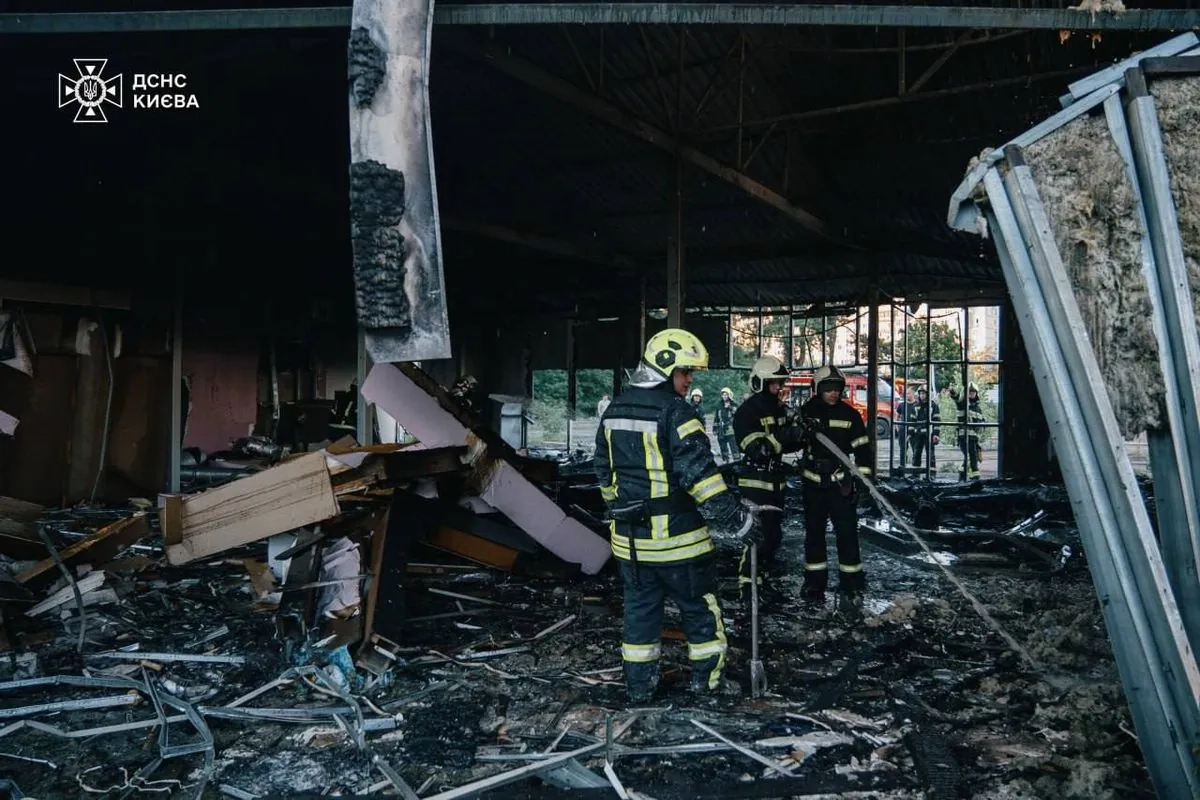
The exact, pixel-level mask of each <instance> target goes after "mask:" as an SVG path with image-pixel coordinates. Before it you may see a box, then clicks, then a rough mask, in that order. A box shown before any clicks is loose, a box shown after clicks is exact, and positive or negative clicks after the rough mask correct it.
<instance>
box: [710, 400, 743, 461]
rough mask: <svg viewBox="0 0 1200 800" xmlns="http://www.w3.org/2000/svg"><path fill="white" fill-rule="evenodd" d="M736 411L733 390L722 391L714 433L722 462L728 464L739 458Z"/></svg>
mask: <svg viewBox="0 0 1200 800" xmlns="http://www.w3.org/2000/svg"><path fill="white" fill-rule="evenodd" d="M736 411H737V406H735V405H734V404H733V390H732V389H730V388H729V387H725V388H723V389H721V404H720V405H718V406H717V410H716V412H714V413H713V433H714V434H715V435H716V437H717V446H718V447H720V448H721V460H722V461H724V462H725V463H727V464H728V463H729V462H731V461H734V460H736V459H737V456H738V446H737V436H735V435H734V432H733V415H734V413H735V412H736Z"/></svg>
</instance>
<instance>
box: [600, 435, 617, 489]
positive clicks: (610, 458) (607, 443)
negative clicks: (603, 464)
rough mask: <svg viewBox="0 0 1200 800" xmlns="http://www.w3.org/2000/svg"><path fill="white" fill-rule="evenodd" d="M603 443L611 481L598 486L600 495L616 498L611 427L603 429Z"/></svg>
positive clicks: (615, 471)
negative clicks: (606, 451)
mask: <svg viewBox="0 0 1200 800" xmlns="http://www.w3.org/2000/svg"><path fill="white" fill-rule="evenodd" d="M604 444H605V446H607V447H608V466H609V467H610V468H611V469H612V481H610V482H609V485H608V486H601V487H600V496H601V497H602V498H604V499H605V500H616V499H617V467H616V464H614V463H613V449H612V429H611V428H605V429H604Z"/></svg>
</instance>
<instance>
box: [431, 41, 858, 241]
mask: <svg viewBox="0 0 1200 800" xmlns="http://www.w3.org/2000/svg"><path fill="white" fill-rule="evenodd" d="M450 47H451V48H452V49H453V50H454V51H455V52H457V53H459V54H460V55H463V56H465V57H467V58H473V59H476V60H479V61H482V62H483V63H485V64H489V65H491V66H492V67H494V68H495V69H496V70H498V71H500V72H502V73H503V74H505V75H507V76H508V77H510V78H512V79H514V80H516V81H520V82H521V83H524V84H526V85H528V86H531V87H533V88H534V89H537V90H538V91H540V92H543V93H544V94H547V95H549V96H551V97H553V98H555V99H556V100H559V101H561V102H563V103H565V104H566V105H569V106H573V107H574V108H577V109H579V110H580V111H583V112H585V113H587V114H590V115H591V116H593V117H595V118H596V119H599V120H601V121H602V122H606V123H608V124H609V125H611V126H613V127H614V128H619V129H620V130H623V131H625V132H626V133H629V134H631V135H632V136H636V137H637V138H639V139H641V140H642V141H644V142H647V143H649V144H651V145H653V146H655V147H657V148H659V149H660V150H663V151H664V152H667V153H672V154H675V153H678V157H679V158H680V159H682V160H683V161H684V162H686V163H688V164H691V165H692V166H694V167H698V168H700V169H702V170H704V171H705V172H707V173H709V174H710V175H713V176H715V177H717V178H720V179H721V180H723V181H725V182H726V183H728V184H730V185H732V186H736V187H737V188H738V189H741V190H742V191H743V192H745V193H746V194H748V195H750V196H751V197H754V198H755V199H757V200H760V201H762V202H764V203H766V204H767V205H769V206H772V207H774V208H776V209H778V210H779V211H782V212H783V213H784V214H786V215H787V216H788V217H791V218H792V219H793V220H795V221H796V222H797V223H799V224H800V226H801V227H803V228H805V229H806V230H809V231H811V232H812V233H815V234H817V235H819V236H822V237H824V238H826V239H830V240H834V241H838V239H837V237H836V236H835V235H834V234H833V233H832V232H831V230H830V229H829V227H828V226H827V225H826V223H825V221H824V220H822V219H820V218H819V217H817V216H816V215H814V214H812V213H811V212H809V211H806V210H804V209H803V208H800V207H799V206H795V205H792V203H791V202H790V201H789V200H788V199H787V198H786V197H784V196H783V195H781V194H779V193H778V192H776V191H775V190H774V189H771V188H769V187H767V186H764V185H763V184H761V183H759V182H758V181H756V180H754V179H753V178H751V177H749V176H748V175H746V174H745V173H742V172H739V171H738V170H736V169H734V168H733V167H730V166H727V165H725V164H722V163H721V162H719V161H717V160H716V159H715V158H713V157H712V156H710V155H707V154H706V153H703V152H701V151H699V150H697V149H696V148H694V147H692V146H690V145H682V144H679V143H678V142H677V141H676V139H675V137H674V136H673V135H671V134H670V133H668V132H666V131H664V130H662V129H661V128H656V127H654V126H653V125H651V124H649V123H647V122H645V121H643V120H641V119H638V118H637V117H634V116H632V115H631V114H627V113H625V112H624V111H622V110H621V109H619V108H617V107H616V106H614V105H612V104H611V103H608V102H607V101H605V100H602V99H600V98H599V97H596V96H595V95H592V94H590V93H589V92H587V91H585V90H583V89H581V88H579V87H578V86H576V85H575V84H573V83H570V82H569V81H565V80H563V79H562V78H559V77H557V76H555V75H551V74H549V73H548V72H544V71H543V70H542V69H541V68H539V67H536V66H534V65H533V64H530V63H529V62H527V61H524V60H522V59H520V58H516V57H515V56H511V55H509V54H508V53H507V52H506V51H505V50H504V48H502V47H498V46H496V45H493V44H481V45H465V44H462V43H460V42H453V43H452V44H450Z"/></svg>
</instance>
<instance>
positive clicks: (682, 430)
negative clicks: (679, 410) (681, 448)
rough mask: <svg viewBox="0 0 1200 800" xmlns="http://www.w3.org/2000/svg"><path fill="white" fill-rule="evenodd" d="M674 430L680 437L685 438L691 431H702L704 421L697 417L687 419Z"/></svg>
mask: <svg viewBox="0 0 1200 800" xmlns="http://www.w3.org/2000/svg"><path fill="white" fill-rule="evenodd" d="M675 432H676V433H678V434H679V438H680V439H686V438H687V437H689V436H691V435H692V434H693V433H704V423H703V422H701V421H700V420H698V419H689V420H688V421H687V422H685V423H683V424H682V425H680V426H679V427H678V428H676V429H675Z"/></svg>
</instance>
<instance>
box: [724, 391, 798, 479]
mask: <svg viewBox="0 0 1200 800" xmlns="http://www.w3.org/2000/svg"><path fill="white" fill-rule="evenodd" d="M733 435H734V437H735V438H736V439H737V443H738V448H739V449H740V450H741V451H742V452H743V453H745V452H746V448H748V447H750V446H751V445H752V444H754V443H755V442H756V441H758V440H760V439H761V440H765V441H766V442H767V444H769V445H770V447H771V451H772V453H773V456H772V458H771V460H770V462H769V463H768V464H763V465H759V464H749V463H745V464H743V466H742V468H741V469H740V470H739V474H738V487H739V488H741V489H762V490H763V491H767V492H777V491H779V490H781V489H782V488H783V483H784V476H783V471H782V467H783V458H782V456H783V454H784V453H794V452H796V451H797V450H799V449H800V448H801V446H802V445H803V439H802V436H801V431H800V429H799V428H797V427H795V426H794V425H792V424H791V423H790V421H789V420H788V417H787V409H786V408H785V407H784V405H783V403H781V402H780V400H779V397H778V395H773V394H771V393H770V392H755V393H754V394H752V395H750V397H749V399H747V400H746V402H744V403H742V404H741V405H740V406H739V407H738V410H737V411H736V412H735V413H734V415H733Z"/></svg>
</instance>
